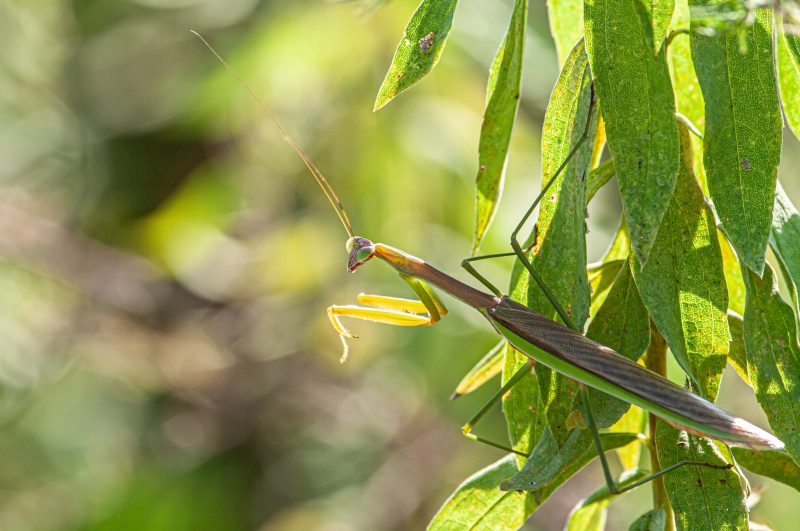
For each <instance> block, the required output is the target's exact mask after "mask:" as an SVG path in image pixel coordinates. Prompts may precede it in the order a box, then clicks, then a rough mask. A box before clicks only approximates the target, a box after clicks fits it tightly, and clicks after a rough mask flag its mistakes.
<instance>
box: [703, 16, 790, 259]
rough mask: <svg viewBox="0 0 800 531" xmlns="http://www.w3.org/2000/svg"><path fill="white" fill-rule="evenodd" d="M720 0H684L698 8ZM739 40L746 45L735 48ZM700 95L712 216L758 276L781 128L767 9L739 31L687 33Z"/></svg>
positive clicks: (770, 203)
mask: <svg viewBox="0 0 800 531" xmlns="http://www.w3.org/2000/svg"><path fill="white" fill-rule="evenodd" d="M719 3H721V0H709V1H701V0H694V1H692V0H690V6H692V7H693V8H694V7H697V8H700V9H703V8H707V7H708V6H712V5H716V4H719ZM739 36H742V38H744V39H745V40H744V41H743V42H744V43H745V45H746V46H745V48H746V51H743V50H742V47H741V46H740V38H739ZM691 43H692V58H693V59H694V66H695V69H696V70H697V78H698V79H699V81H700V87H701V89H702V91H703V95H704V96H705V103H706V124H705V138H704V165H705V169H706V174H707V177H708V189H709V192H710V194H711V198H712V199H713V200H714V207H715V208H716V211H717V215H718V216H719V218H720V219H721V220H722V225H723V226H724V228H725V232H726V233H727V234H728V236H729V237H730V241H731V243H732V244H733V247H734V249H736V253H737V254H738V255H739V257H741V259H742V260H743V261H744V263H745V264H747V267H749V268H750V269H752V270H753V271H755V272H756V273H759V274H761V271H763V269H764V263H765V254H766V250H767V239H768V238H769V230H770V225H771V223H772V204H773V199H774V195H773V193H774V190H775V180H776V178H777V171H778V163H779V162H780V153H781V141H782V131H781V130H782V128H783V123H782V119H781V109H780V104H779V102H778V87H777V81H776V79H775V71H774V69H773V68H772V66H771V65H772V64H773V63H774V59H775V58H774V57H773V53H772V11H771V10H769V9H759V10H757V11H756V12H755V18H754V21H753V24H752V25H750V26H747V27H743V28H741V29H740V30H739V31H731V32H719V33H717V34H715V35H713V36H712V35H703V34H700V33H698V32H693V33H692V35H691Z"/></svg>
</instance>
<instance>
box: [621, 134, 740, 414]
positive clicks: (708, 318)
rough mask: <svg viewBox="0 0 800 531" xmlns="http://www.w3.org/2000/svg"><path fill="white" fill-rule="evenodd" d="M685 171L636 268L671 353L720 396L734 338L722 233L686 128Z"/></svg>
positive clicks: (709, 392) (706, 391) (708, 393)
mask: <svg viewBox="0 0 800 531" xmlns="http://www.w3.org/2000/svg"><path fill="white" fill-rule="evenodd" d="M679 129H680V131H681V134H680V137H681V171H680V175H679V176H678V184H677V185H676V187H675V194H674V195H673V197H672V200H671V202H670V207H669V209H668V210H667V213H666V214H665V215H664V220H663V221H662V223H661V228H660V229H659V231H658V237H657V238H656V241H655V244H654V245H653V253H654V255H653V256H654V257H655V259H654V260H652V261H650V262H648V263H647V264H646V265H645V266H644V267H643V268H641V267H640V266H639V265H638V264H634V265H633V267H632V269H633V273H634V278H635V279H636V285H637V286H638V287H639V292H640V293H641V295H642V300H643V301H644V304H645V306H646V307H647V309H648V310H649V312H650V316H651V317H652V319H653V321H654V322H655V323H656V326H657V327H658V329H659V330H660V331H661V333H662V334H663V335H664V337H665V338H666V340H667V343H668V344H669V347H670V350H671V351H672V353H673V354H674V355H675V358H676V359H677V360H678V363H680V365H681V367H683V369H684V370H685V371H686V373H687V374H689V375H690V376H691V377H692V379H693V380H694V381H695V383H696V384H697V385H698V387H699V389H700V392H701V394H702V395H703V397H704V398H708V399H709V400H711V401H714V399H715V398H716V396H717V391H718V389H719V381H720V377H721V375H722V370H723V369H724V368H725V359H726V356H727V353H728V343H729V341H730V336H729V332H728V323H727V306H728V300H727V289H726V285H725V277H724V274H723V269H722V255H721V252H720V247H719V242H718V240H717V229H716V225H715V222H714V216H713V213H712V212H711V209H710V207H709V206H708V204H706V202H705V198H704V197H703V192H702V191H701V190H700V186H699V185H698V184H697V181H696V180H695V178H694V175H693V173H692V163H691V146H690V144H689V132H688V129H687V128H686V126H685V125H683V124H680V125H679Z"/></svg>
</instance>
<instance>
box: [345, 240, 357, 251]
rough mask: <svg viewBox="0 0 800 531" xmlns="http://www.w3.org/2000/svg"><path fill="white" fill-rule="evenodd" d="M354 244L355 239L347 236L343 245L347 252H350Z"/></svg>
mask: <svg viewBox="0 0 800 531" xmlns="http://www.w3.org/2000/svg"><path fill="white" fill-rule="evenodd" d="M355 245H356V239H355V238H348V240H347V243H346V244H345V245H344V248H345V249H347V252H348V253H350V252H351V251H352V250H353V247H354V246H355Z"/></svg>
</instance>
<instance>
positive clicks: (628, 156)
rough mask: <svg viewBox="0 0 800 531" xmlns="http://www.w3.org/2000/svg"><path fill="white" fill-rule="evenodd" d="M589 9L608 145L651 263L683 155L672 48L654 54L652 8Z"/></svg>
mask: <svg viewBox="0 0 800 531" xmlns="http://www.w3.org/2000/svg"><path fill="white" fill-rule="evenodd" d="M584 9H585V11H584V17H585V29H586V48H587V50H588V52H589V62H590V63H591V66H592V75H593V76H594V79H595V85H596V90H597V93H598V96H599V100H600V108H601V110H602V114H603V120H604V122H605V127H606V136H607V137H608V146H609V149H610V151H611V156H612V157H613V159H614V167H615V169H616V174H617V180H618V182H619V187H620V194H621V195H622V205H623V208H624V211H625V216H626V218H627V220H628V227H629V228H630V234H631V242H632V244H633V250H634V253H635V254H636V256H637V258H638V261H639V263H640V264H644V263H646V262H647V258H648V256H649V254H650V248H651V247H652V245H653V242H654V241H655V238H656V234H657V233H658V227H659V225H660V224H661V218H662V217H663V216H664V212H666V210H667V206H668V205H669V199H670V197H671V196H672V191H673V189H674V187H675V179H676V177H677V174H678V161H679V156H680V153H679V152H680V149H679V139H678V129H677V122H676V120H675V103H674V97H673V93H672V86H671V83H670V78H669V69H668V68H667V62H666V52H665V47H663V46H662V47H661V48H660V51H659V53H658V54H655V53H654V50H656V49H658V48H657V47H656V44H655V41H654V33H653V18H652V15H653V11H652V9H653V8H652V6H651V5H650V4H649V3H647V5H646V6H645V5H642V4H640V3H639V2H637V1H635V0H587V1H586V2H585V6H584ZM648 9H650V11H649V12H648V11H647V10H648ZM648 17H649V19H648Z"/></svg>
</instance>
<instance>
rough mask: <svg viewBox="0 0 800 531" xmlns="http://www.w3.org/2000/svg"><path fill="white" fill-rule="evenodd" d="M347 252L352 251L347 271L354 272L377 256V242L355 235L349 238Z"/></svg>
mask: <svg viewBox="0 0 800 531" xmlns="http://www.w3.org/2000/svg"><path fill="white" fill-rule="evenodd" d="M347 252H348V253H350V258H349V259H348V260H347V272H348V273H352V272H354V271H355V270H356V269H358V268H359V267H361V265H362V264H365V263H366V262H368V261H369V259H370V258H372V257H373V256H375V244H374V243H372V242H371V241H369V240H368V239H366V238H362V237H360V236H353V237H352V238H350V239H349V240H347Z"/></svg>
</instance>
